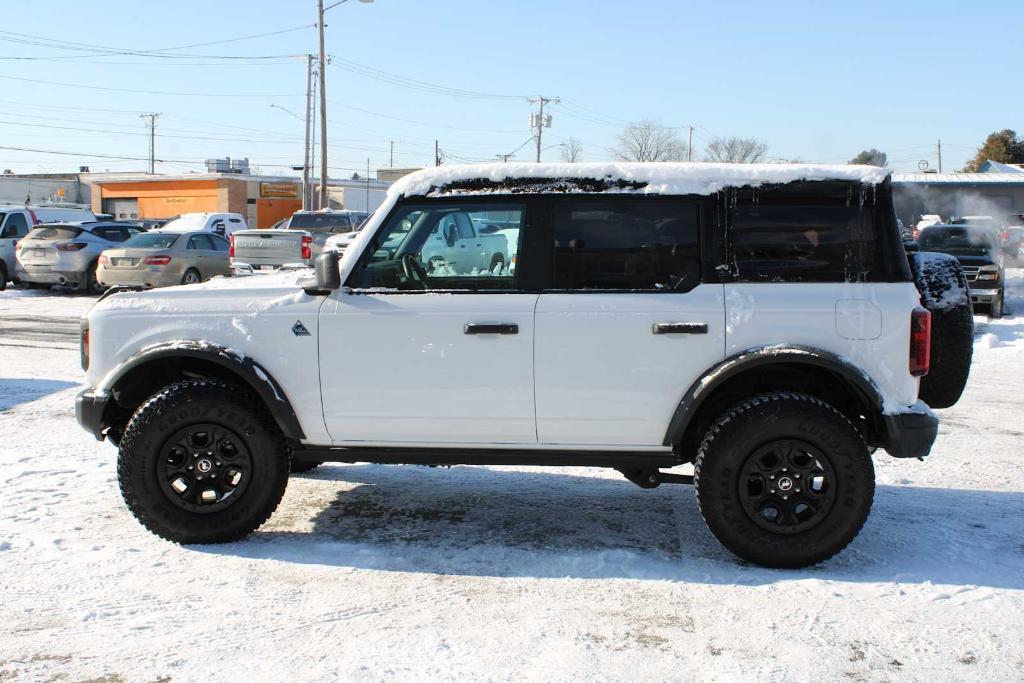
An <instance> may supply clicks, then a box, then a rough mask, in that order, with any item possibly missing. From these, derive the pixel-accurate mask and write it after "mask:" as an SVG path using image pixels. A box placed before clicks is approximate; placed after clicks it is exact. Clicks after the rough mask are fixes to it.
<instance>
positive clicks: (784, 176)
mask: <svg viewBox="0 0 1024 683" xmlns="http://www.w3.org/2000/svg"><path fill="white" fill-rule="evenodd" d="M889 173H890V171H889V169H887V168H880V167H878V166H858V165H849V164H847V165H841V166H840V165H821V164H712V163H702V162H701V163H698V162H694V163H682V162H679V163H676V162H657V163H637V162H609V163H586V164H548V163H543V164H535V163H518V164H466V165H461V166H438V167H436V168H428V169H424V170H422V171H417V172H416V173H411V174H409V175H407V176H405V177H404V178H402V179H400V180H398V181H397V182H395V183H394V184H393V185H392V186H391V187H390V188H389V189H388V194H389V195H395V196H397V195H405V196H428V195H442V194H488V193H494V192H499V191H500V192H507V191H508V190H507V188H501V189H497V188H494V189H488V188H486V187H484V188H472V187H470V188H465V187H462V188H452V189H449V190H444V189H441V188H443V187H444V186H445V185H449V184H450V183H459V182H465V181H473V180H483V181H490V182H491V183H499V182H502V181H507V180H510V179H515V178H530V179H547V178H550V179H573V180H589V181H598V183H600V184H601V185H602V187H601V188H600V189H598V190H596V191H604V192H616V193H638V194H669V195H677V194H701V195H707V194H713V193H715V192H718V191H719V190H721V189H723V188H726V187H742V186H745V185H751V186H758V185H762V184H765V183H789V182H793V181H797V180H846V181H853V182H861V183H867V184H871V185H877V184H878V183H881V182H883V181H884V180H885V179H886V178H887V177H888V176H889ZM551 189H552V190H554V191H559V192H594V191H595V189H593V187H586V186H583V187H577V188H574V187H572V184H571V183H565V184H557V186H553V187H552V188H551Z"/></svg>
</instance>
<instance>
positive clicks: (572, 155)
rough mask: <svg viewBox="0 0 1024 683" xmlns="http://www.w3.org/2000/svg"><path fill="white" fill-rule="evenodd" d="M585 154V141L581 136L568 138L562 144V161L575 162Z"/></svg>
mask: <svg viewBox="0 0 1024 683" xmlns="http://www.w3.org/2000/svg"><path fill="white" fill-rule="evenodd" d="M581 156H583V143H582V142H580V141H579V138H567V139H566V141H565V144H563V145H562V161H565V162H567V163H570V164H575V163H576V162H577V161H579V160H580V157H581Z"/></svg>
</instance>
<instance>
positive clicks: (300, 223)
mask: <svg viewBox="0 0 1024 683" xmlns="http://www.w3.org/2000/svg"><path fill="white" fill-rule="evenodd" d="M288 228H289V229H290V230H308V231H309V232H351V231H352V219H351V218H349V216H348V214H330V213H297V214H295V215H293V216H292V219H291V221H289V223H288Z"/></svg>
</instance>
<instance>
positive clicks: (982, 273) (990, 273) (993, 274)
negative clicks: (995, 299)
mask: <svg viewBox="0 0 1024 683" xmlns="http://www.w3.org/2000/svg"><path fill="white" fill-rule="evenodd" d="M978 279H979V280H998V279H999V266H982V267H981V269H979V270H978Z"/></svg>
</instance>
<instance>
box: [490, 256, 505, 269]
mask: <svg viewBox="0 0 1024 683" xmlns="http://www.w3.org/2000/svg"><path fill="white" fill-rule="evenodd" d="M499 265H500V266H501V269H502V270H504V269H505V257H504V256H502V255H501V254H495V255H494V256H492V257H491V267H490V268H489V269H488V270H489V271H490V272H491V273H494V269H495V268H497V267H498V266H499ZM499 272H500V271H499Z"/></svg>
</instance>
